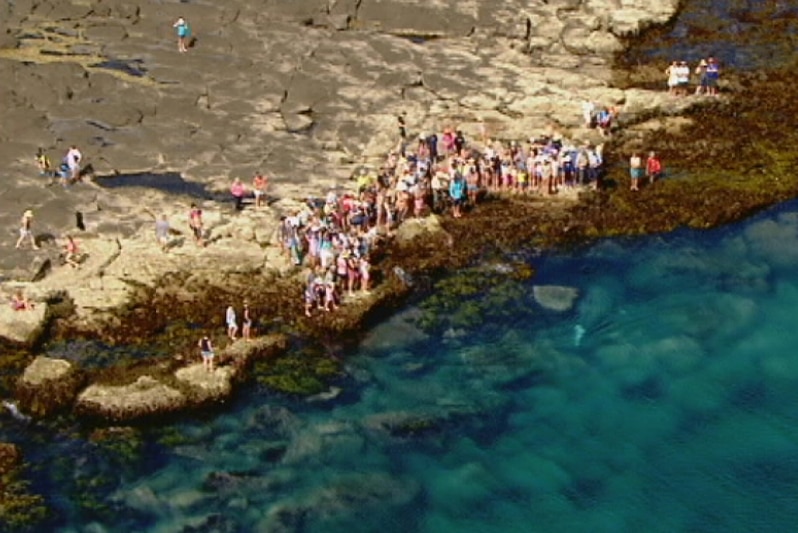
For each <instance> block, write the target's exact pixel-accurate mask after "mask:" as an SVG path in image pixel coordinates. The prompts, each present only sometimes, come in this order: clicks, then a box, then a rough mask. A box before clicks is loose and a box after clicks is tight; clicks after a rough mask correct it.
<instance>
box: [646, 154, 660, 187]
mask: <svg viewBox="0 0 798 533" xmlns="http://www.w3.org/2000/svg"><path fill="white" fill-rule="evenodd" d="M646 177H647V178H648V182H649V183H652V184H653V183H654V182H655V181H657V180H658V179H660V177H662V161H661V160H660V158H659V157H657V154H656V153H655V152H649V154H648V159H646Z"/></svg>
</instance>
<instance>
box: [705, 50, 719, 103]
mask: <svg viewBox="0 0 798 533" xmlns="http://www.w3.org/2000/svg"><path fill="white" fill-rule="evenodd" d="M706 77H707V94H709V95H712V96H717V95H718V78H720V66H719V65H718V62H717V60H716V59H715V58H714V57H710V58H709V59H707V70H706Z"/></svg>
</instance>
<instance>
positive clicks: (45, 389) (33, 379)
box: [16, 356, 82, 416]
mask: <svg viewBox="0 0 798 533" xmlns="http://www.w3.org/2000/svg"><path fill="white" fill-rule="evenodd" d="M81 383H82V378H81V375H80V372H79V371H78V370H77V369H76V368H75V366H74V365H72V363H70V362H69V361H65V360H63V359H53V358H50V357H43V356H39V357H37V358H36V359H34V360H33V362H32V363H31V364H30V365H28V367H27V368H26V369H25V372H24V373H23V374H22V376H21V377H20V378H19V380H18V381H17V388H16V398H17V401H18V402H19V406H20V408H21V409H22V410H23V411H26V412H28V413H31V414H32V415H35V416H47V415H50V414H52V413H54V412H56V411H59V410H61V409H64V408H66V407H68V406H70V405H71V404H72V402H73V401H74V400H75V397H76V396H77V394H78V390H79V388H80V386H81Z"/></svg>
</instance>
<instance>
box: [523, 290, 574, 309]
mask: <svg viewBox="0 0 798 533" xmlns="http://www.w3.org/2000/svg"><path fill="white" fill-rule="evenodd" d="M532 293H533V294H534V296H535V301H536V302H537V303H539V304H540V305H541V307H544V308H545V309H548V310H550V311H558V312H563V311H568V310H569V309H571V308H572V307H573V306H574V301H576V298H577V297H578V296H579V291H578V290H576V289H575V288H573V287H560V286H557V285H535V287H533V289H532Z"/></svg>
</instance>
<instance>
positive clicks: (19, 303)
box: [11, 289, 35, 311]
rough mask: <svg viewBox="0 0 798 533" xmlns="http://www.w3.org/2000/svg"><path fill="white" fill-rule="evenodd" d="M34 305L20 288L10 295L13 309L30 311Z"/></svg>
mask: <svg viewBox="0 0 798 533" xmlns="http://www.w3.org/2000/svg"><path fill="white" fill-rule="evenodd" d="M34 307H35V306H34V304H33V302H31V301H30V300H28V297H27V296H25V294H24V293H23V292H22V290H21V289H20V290H18V291H16V292H15V293H14V294H13V295H12V296H11V309H13V310H14V311H32V310H33V308H34Z"/></svg>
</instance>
